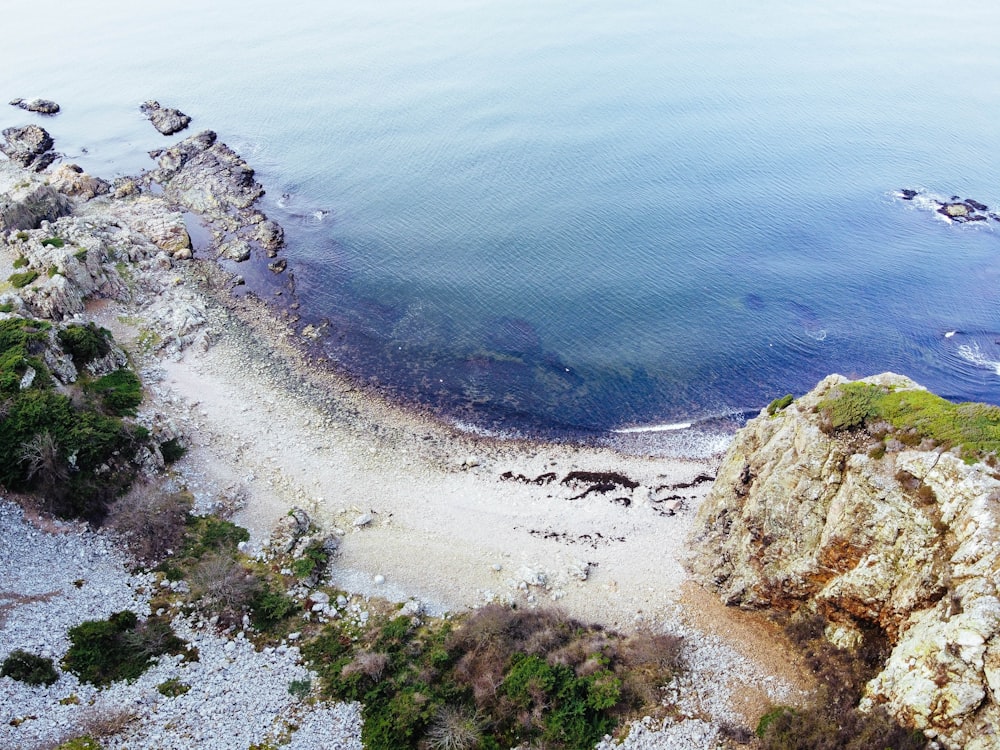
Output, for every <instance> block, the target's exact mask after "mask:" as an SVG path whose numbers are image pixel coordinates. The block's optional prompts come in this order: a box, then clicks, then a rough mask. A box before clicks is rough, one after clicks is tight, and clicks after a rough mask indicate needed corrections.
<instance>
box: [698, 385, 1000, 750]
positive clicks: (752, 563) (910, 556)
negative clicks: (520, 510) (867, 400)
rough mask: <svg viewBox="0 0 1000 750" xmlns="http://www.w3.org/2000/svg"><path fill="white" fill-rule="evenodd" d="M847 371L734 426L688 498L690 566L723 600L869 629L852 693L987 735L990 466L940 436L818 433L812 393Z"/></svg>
mask: <svg viewBox="0 0 1000 750" xmlns="http://www.w3.org/2000/svg"><path fill="white" fill-rule="evenodd" d="M846 382H847V381H846V380H845V379H844V378H842V377H840V376H831V377H829V378H827V379H825V380H824V381H822V382H821V383H820V384H819V385H818V386H817V387H816V388H815V389H814V390H813V391H812V392H810V393H809V394H807V395H806V396H803V397H802V398H800V399H798V400H796V401H794V402H793V403H792V404H791V405H790V406H788V407H787V408H785V409H784V410H778V409H772V412H773V413H770V414H769V413H768V412H767V411H763V412H762V413H761V415H760V416H758V417H757V418H756V419H753V420H751V421H750V422H749V423H748V424H747V426H746V427H745V428H744V429H743V430H741V431H740V433H739V434H738V435H737V436H736V438H735V439H734V441H733V443H732V445H731V446H730V449H729V451H728V452H727V454H726V457H725V459H724V461H723V464H722V466H721V468H720V470H719V472H718V478H717V479H716V482H715V485H714V486H713V488H712V491H711V493H710V494H709V497H708V498H707V499H706V501H705V503H704V504H703V505H702V506H701V508H700V509H699V513H698V518H697V522H696V525H695V532H694V536H693V539H692V541H693V547H694V550H695V554H694V557H693V560H692V570H693V572H694V573H695V575H696V577H697V578H698V579H699V580H700V581H701V582H702V583H703V584H704V585H705V586H707V587H708V588H710V589H712V590H714V591H716V592H717V593H718V594H719V596H720V597H721V598H722V599H723V601H725V602H726V603H727V604H730V605H737V606H740V607H744V608H749V609H781V610H785V611H791V612H809V613H819V614H821V615H823V616H824V617H825V618H826V620H827V622H828V627H827V636H828V638H830V640H832V641H833V642H835V643H836V644H837V645H840V646H844V647H853V646H856V645H858V644H859V643H860V642H861V641H862V640H863V639H865V638H870V637H873V635H872V634H874V633H881V634H882V635H881V637H883V638H885V639H886V640H887V641H888V643H889V645H890V646H891V649H892V650H891V656H890V658H889V659H888V662H887V663H886V664H885V666H884V668H883V669H882V670H881V672H880V673H879V674H878V675H877V676H876V677H875V678H874V679H873V680H872V681H871V682H870V683H869V684H868V686H867V690H866V697H865V701H864V704H867V705H871V704H876V703H877V704H883V705H884V706H885V707H886V708H887V709H888V710H889V711H890V712H891V713H892V714H893V715H894V716H895V717H896V718H897V719H899V720H900V721H901V722H903V723H905V724H907V725H909V726H913V727H916V728H919V729H923V730H925V731H926V732H927V733H928V734H929V735H932V736H936V737H937V738H938V739H939V741H940V742H942V743H943V744H944V746H945V747H948V748H966V749H967V750H986V749H987V748H994V747H997V746H998V744H1000V704H998V702H997V697H998V695H1000V591H998V585H1000V479H998V478H997V476H996V474H995V472H994V470H993V469H992V468H991V467H990V466H988V465H986V464H984V463H972V464H969V463H966V461H965V460H963V458H961V457H959V456H958V455H956V454H955V453H954V452H950V451H946V450H943V449H941V448H937V449H930V448H928V449H926V450H920V449H913V448H908V447H907V446H906V445H904V444H903V443H902V442H900V441H897V440H894V439H892V438H891V437H890V439H889V440H888V441H887V442H878V441H877V440H876V441H873V438H872V437H871V436H870V435H869V434H868V433H864V432H862V433H858V432H857V431H855V432H854V433H852V434H847V433H837V432H833V433H832V434H828V433H831V432H832V431H831V430H830V425H829V424H828V423H827V424H824V423H823V415H822V413H821V410H819V411H818V407H819V406H820V404H821V402H823V401H824V399H827V398H828V397H830V396H831V395H833V394H834V391H835V389H837V388H838V387H839V386H840V385H842V384H843V383H846ZM868 382H873V383H877V384H880V385H882V386H884V387H885V388H887V389H892V390H894V391H897V392H899V391H906V390H923V389H921V388H920V386H918V385H917V384H915V383H914V382H912V381H911V380H909V379H907V378H903V377H900V376H897V375H882V376H878V377H876V378H872V379H868ZM909 442H911V443H912V442H914V441H913V440H910V441H909ZM887 445H888V446H889V450H888V451H886V450H885V447H886V446H887Z"/></svg>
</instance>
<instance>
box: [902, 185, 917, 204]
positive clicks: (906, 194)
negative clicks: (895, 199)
mask: <svg viewBox="0 0 1000 750" xmlns="http://www.w3.org/2000/svg"><path fill="white" fill-rule="evenodd" d="M899 193H900V195H901V196H903V200H904V201H912V200H913V199H914V198H916V197H917V191H916V190H910V189H909V188H902V189H900V191H899Z"/></svg>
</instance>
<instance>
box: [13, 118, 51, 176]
mask: <svg viewBox="0 0 1000 750" xmlns="http://www.w3.org/2000/svg"><path fill="white" fill-rule="evenodd" d="M3 137H4V141H5V142H4V143H0V151H2V152H3V153H4V154H6V156H7V158H8V159H10V160H11V161H12V162H14V163H15V164H18V165H19V166H22V167H24V168H25V169H33V170H35V171H36V172H41V171H42V170H43V169H45V168H46V167H48V166H49V165H50V164H51V163H52V162H53V161H55V158H56V157H55V154H53V153H52V152H51V151H50V149H51V148H52V146H53V141H52V136H50V135H49V134H48V132H47V131H46V130H45V128H42V127H39V126H38V125H25V126H24V127H22V128H4V130H3Z"/></svg>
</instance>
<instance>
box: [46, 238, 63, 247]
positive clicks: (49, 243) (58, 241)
mask: <svg viewBox="0 0 1000 750" xmlns="http://www.w3.org/2000/svg"><path fill="white" fill-rule="evenodd" d="M65 244H66V242H65V241H64V240H63V238H62V237H49V238H47V239H44V240H42V247H63V246H64V245H65Z"/></svg>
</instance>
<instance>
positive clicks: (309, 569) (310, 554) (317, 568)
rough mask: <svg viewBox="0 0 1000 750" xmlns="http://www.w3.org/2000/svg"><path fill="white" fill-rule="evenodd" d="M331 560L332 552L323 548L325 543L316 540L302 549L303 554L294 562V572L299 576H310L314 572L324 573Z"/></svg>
mask: <svg viewBox="0 0 1000 750" xmlns="http://www.w3.org/2000/svg"><path fill="white" fill-rule="evenodd" d="M329 561H330V554H329V553H328V552H327V551H326V550H324V549H323V543H322V542H321V541H314V542H311V543H310V544H309V546H307V547H306V548H305V549H304V550H303V551H302V556H301V557H299V558H298V559H296V560H295V561H294V562H293V563H292V572H294V573H295V576H296V577H297V578H309V577H310V576H311V575H313V574H314V573H316V574H319V573H322V572H323V570H324V569H325V568H326V565H327V563H328V562H329Z"/></svg>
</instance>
